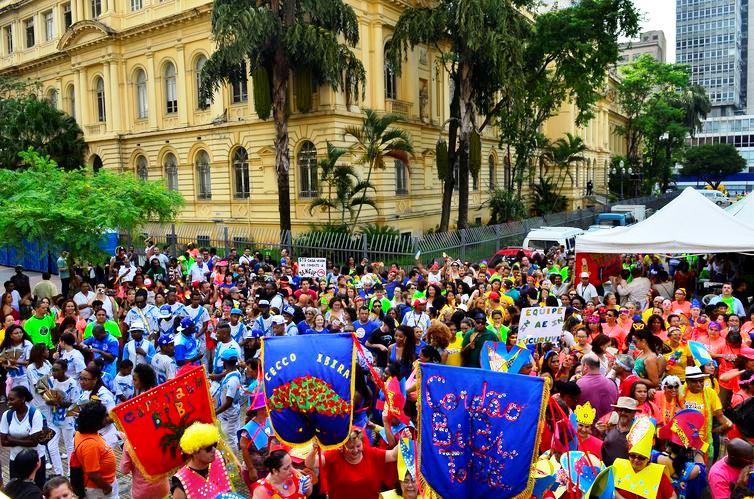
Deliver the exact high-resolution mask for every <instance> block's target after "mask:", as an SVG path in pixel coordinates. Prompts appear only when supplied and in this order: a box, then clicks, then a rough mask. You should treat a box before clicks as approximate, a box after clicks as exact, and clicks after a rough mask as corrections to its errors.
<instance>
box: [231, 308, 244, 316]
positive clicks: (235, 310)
mask: <svg viewBox="0 0 754 499" xmlns="http://www.w3.org/2000/svg"><path fill="white" fill-rule="evenodd" d="M230 315H243V312H241V309H240V308H232V309H230Z"/></svg>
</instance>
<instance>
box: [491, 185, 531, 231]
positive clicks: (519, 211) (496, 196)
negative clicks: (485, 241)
mask: <svg viewBox="0 0 754 499" xmlns="http://www.w3.org/2000/svg"><path fill="white" fill-rule="evenodd" d="M485 204H486V205H488V206H489V207H490V222H489V225H495V224H501V223H506V222H511V221H513V220H521V219H522V218H524V216H525V215H526V207H525V206H524V203H523V202H522V201H521V198H520V197H518V196H517V195H516V193H515V192H514V191H510V190H507V189H499V188H498V189H495V190H494V191H492V193H491V194H490V198H489V199H488V200H487V201H486V202H485Z"/></svg>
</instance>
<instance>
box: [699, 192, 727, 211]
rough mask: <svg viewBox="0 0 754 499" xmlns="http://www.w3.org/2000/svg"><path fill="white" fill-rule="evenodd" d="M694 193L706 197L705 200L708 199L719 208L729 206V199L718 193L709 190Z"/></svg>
mask: <svg viewBox="0 0 754 499" xmlns="http://www.w3.org/2000/svg"><path fill="white" fill-rule="evenodd" d="M696 192H698V193H699V194H701V195H702V196H704V197H706V198H707V199H709V200H710V201H712V202H713V203H715V204H716V205H718V206H719V207H721V208H725V207H726V206H730V199H729V198H728V196H726V195H725V194H723V193H722V192H720V191H713V190H710V189H699V190H697V191H696Z"/></svg>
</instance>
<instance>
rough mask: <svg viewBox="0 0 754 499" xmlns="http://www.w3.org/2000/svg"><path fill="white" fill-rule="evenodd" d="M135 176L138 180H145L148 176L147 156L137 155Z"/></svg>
mask: <svg viewBox="0 0 754 499" xmlns="http://www.w3.org/2000/svg"><path fill="white" fill-rule="evenodd" d="M136 176H137V177H139V180H147V179H148V178H149V165H148V164H147V158H145V157H144V156H139V157H138V158H136Z"/></svg>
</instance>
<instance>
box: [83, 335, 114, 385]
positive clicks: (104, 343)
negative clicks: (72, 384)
mask: <svg viewBox="0 0 754 499" xmlns="http://www.w3.org/2000/svg"><path fill="white" fill-rule="evenodd" d="M84 345H87V346H88V347H89V348H96V349H97V350H102V351H104V352H107V353H109V354H110V355H112V356H113V360H111V361H109V362H108V361H105V368H104V371H105V372H106V373H107V374H109V375H110V379H113V378H115V375H116V374H117V371H116V369H115V363H116V361H117V360H118V351H119V350H120V344H119V343H118V340H117V339H115V338H114V337H113V336H112V335H111V334H108V335H107V336H105V337H104V338H102V340H98V339H97V338H95V337H94V336H90V337H89V338H87V339H85V340H84ZM100 357H102V354H101V353H99V352H94V358H95V359H99V358H100Z"/></svg>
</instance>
